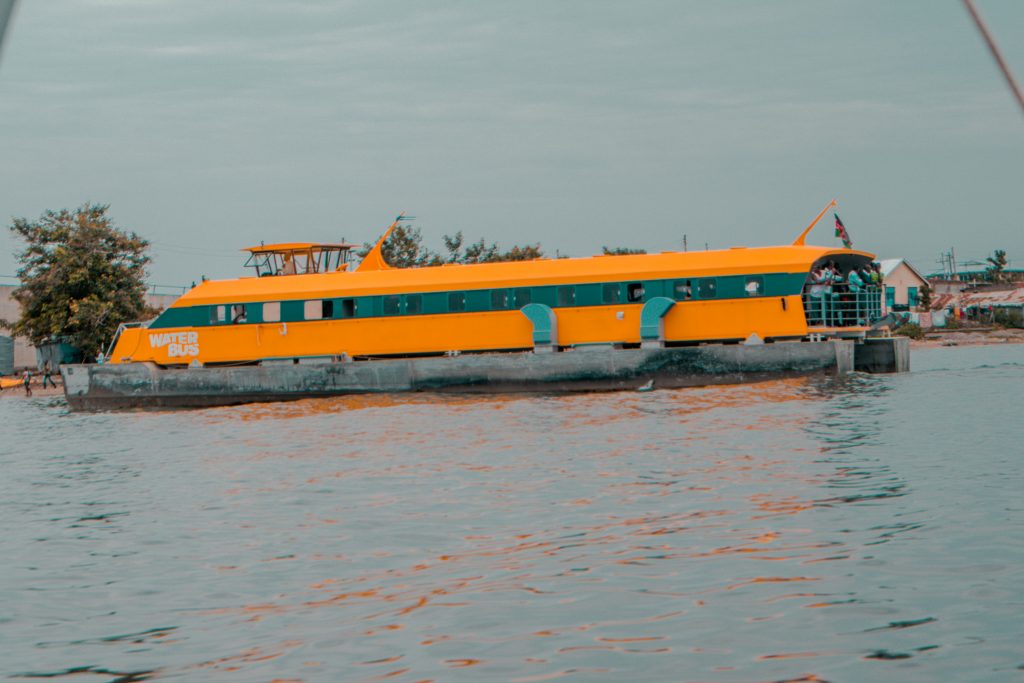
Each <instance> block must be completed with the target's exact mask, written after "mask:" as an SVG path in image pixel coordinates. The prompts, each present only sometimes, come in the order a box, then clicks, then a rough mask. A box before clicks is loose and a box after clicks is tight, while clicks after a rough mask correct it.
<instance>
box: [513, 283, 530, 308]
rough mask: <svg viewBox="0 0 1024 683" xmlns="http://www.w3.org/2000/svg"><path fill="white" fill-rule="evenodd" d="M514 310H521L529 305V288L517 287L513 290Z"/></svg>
mask: <svg viewBox="0 0 1024 683" xmlns="http://www.w3.org/2000/svg"><path fill="white" fill-rule="evenodd" d="M515 300H516V308H522V307H523V306H525V305H526V304H528V303H530V301H531V300H532V297H531V296H530V288H529V287H518V288H517V289H516V290H515Z"/></svg>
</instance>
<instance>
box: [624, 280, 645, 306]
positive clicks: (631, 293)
mask: <svg viewBox="0 0 1024 683" xmlns="http://www.w3.org/2000/svg"><path fill="white" fill-rule="evenodd" d="M626 300H627V301H629V302H630V303H634V302H637V301H643V300H644V283H642V282H630V283H629V284H628V285H626Z"/></svg>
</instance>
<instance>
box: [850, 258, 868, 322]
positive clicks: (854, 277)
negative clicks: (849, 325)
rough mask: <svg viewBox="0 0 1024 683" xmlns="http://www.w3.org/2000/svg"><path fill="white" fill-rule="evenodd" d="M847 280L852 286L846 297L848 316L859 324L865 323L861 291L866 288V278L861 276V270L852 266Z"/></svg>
mask: <svg viewBox="0 0 1024 683" xmlns="http://www.w3.org/2000/svg"><path fill="white" fill-rule="evenodd" d="M846 282H847V283H848V286H849V288H850V293H849V294H848V295H847V297H846V299H847V306H846V316H847V318H848V320H850V321H853V322H855V323H856V324H858V325H863V324H864V316H863V315H862V311H861V305H860V304H861V296H860V293H861V292H862V291H863V290H864V278H862V277H861V274H860V272H858V270H857V269H856V268H851V269H850V272H849V274H848V275H847V276H846Z"/></svg>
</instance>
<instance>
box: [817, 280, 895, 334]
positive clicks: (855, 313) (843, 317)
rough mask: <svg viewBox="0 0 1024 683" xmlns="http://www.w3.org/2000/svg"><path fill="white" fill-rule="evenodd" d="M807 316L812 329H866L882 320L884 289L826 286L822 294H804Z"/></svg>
mask: <svg viewBox="0 0 1024 683" xmlns="http://www.w3.org/2000/svg"><path fill="white" fill-rule="evenodd" d="M803 301H804V314H805V315H806V316H807V324H808V325H809V326H810V327H866V326H868V325H871V324H872V323H873V322H875V321H876V320H880V319H881V318H882V290H881V288H879V287H873V286H869V287H864V288H861V289H859V290H857V291H853V290H851V289H850V288H849V286H848V285H831V286H827V287H826V286H823V287H822V290H821V291H820V292H815V293H813V294H812V293H811V292H810V291H809V290H805V291H804V294H803Z"/></svg>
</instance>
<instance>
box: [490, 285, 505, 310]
mask: <svg viewBox="0 0 1024 683" xmlns="http://www.w3.org/2000/svg"><path fill="white" fill-rule="evenodd" d="M506 308H508V292H506V291H505V290H504V289H492V290H491V309H492V310H495V311H504V310H505V309H506Z"/></svg>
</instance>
